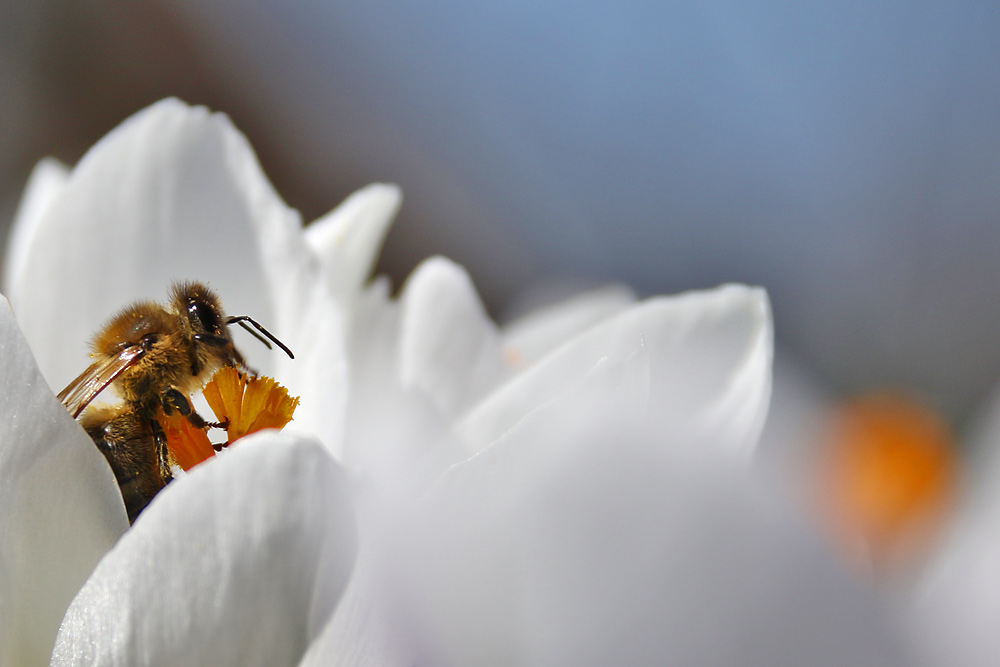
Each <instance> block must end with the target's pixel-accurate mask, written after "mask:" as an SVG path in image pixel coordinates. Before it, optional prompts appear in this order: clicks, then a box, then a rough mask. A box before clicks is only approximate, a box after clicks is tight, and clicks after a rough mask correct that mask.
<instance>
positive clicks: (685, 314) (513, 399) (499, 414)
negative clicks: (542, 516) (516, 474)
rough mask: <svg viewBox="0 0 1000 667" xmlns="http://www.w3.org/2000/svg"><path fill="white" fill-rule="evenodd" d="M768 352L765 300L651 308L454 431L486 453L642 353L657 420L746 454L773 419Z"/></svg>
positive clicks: (524, 381) (731, 296)
mask: <svg viewBox="0 0 1000 667" xmlns="http://www.w3.org/2000/svg"><path fill="white" fill-rule="evenodd" d="M771 345H772V339H771V324H770V310H769V307H768V304H767V296H766V295H765V294H764V292H763V290H759V289H754V288H748V287H742V286H738V285H728V286H725V287H721V288H718V289H716V290H709V291H705V292H690V293H687V294H682V295H679V296H675V297H660V298H654V299H649V300H647V301H644V302H641V303H639V304H636V305H635V306H633V307H632V308H629V309H627V310H625V311H623V312H622V313H620V314H618V315H617V316H615V317H612V318H611V319H609V320H606V321H604V322H602V323H600V324H598V325H596V326H594V327H592V328H591V329H589V330H587V331H586V332H585V333H583V334H581V335H579V336H576V337H574V338H572V339H570V340H569V341H567V342H566V343H564V344H563V345H562V346H560V347H558V348H556V349H555V350H554V351H553V352H552V353H550V354H549V355H548V356H546V357H545V358H544V359H542V360H541V361H539V362H538V363H536V364H535V365H534V366H531V367H530V368H528V369H527V370H525V371H524V372H522V373H521V374H519V375H517V376H516V377H514V379H512V380H511V381H510V382H508V383H507V384H506V385H504V386H503V387H501V388H500V389H498V390H497V391H495V392H494V393H493V394H491V395H490V396H488V397H487V398H486V399H485V400H484V401H483V402H482V403H481V404H479V405H478V406H476V407H474V408H473V409H472V410H471V411H470V412H469V413H468V414H466V415H465V416H464V417H463V418H462V419H461V420H460V421H459V422H458V424H457V426H456V429H457V432H458V433H459V434H460V435H461V437H462V439H463V440H464V441H465V442H466V443H467V444H468V445H469V446H470V447H472V449H473V450H474V451H475V450H478V449H481V448H482V447H484V446H486V445H487V444H489V443H490V442H493V441H494V440H496V439H497V438H499V437H500V436H501V435H502V434H503V433H504V432H505V431H506V430H508V429H509V428H511V427H512V426H514V424H516V423H517V422H518V421H519V420H520V419H522V418H523V417H524V416H525V415H527V414H528V413H530V412H531V411H532V410H534V409H535V408H537V407H538V406H541V405H544V404H545V403H547V402H549V401H551V400H554V399H555V398H557V397H559V396H560V395H562V394H563V393H565V392H567V391H568V390H570V389H571V388H573V387H574V386H576V385H577V384H578V383H579V382H580V381H581V380H582V379H583V378H584V377H586V375H587V374H588V373H589V372H590V371H591V370H592V369H593V368H594V367H595V366H596V365H597V364H598V362H600V361H601V360H602V359H604V358H609V359H612V360H614V361H617V362H623V361H624V360H626V359H628V358H629V357H631V356H632V355H634V354H636V353H638V352H640V351H641V350H645V352H644V354H648V358H649V364H650V387H649V393H648V403H649V406H650V410H651V411H653V412H654V413H655V416H656V418H657V419H658V420H660V421H662V422H663V423H665V424H672V425H673V427H674V428H675V429H678V430H691V431H693V432H701V433H703V434H705V435H706V436H711V438H712V439H713V441H717V442H718V445H719V446H724V447H726V448H728V449H730V450H736V451H742V452H745V451H747V450H748V449H749V448H750V447H752V446H753V444H754V443H755V442H756V438H757V436H758V435H759V429H760V427H761V425H762V424H763V420H764V416H765V414H766V411H767V401H768V395H769V392H770V358H771ZM728 413H732V415H738V417H739V418H738V419H730V418H729V417H731V416H732V415H730V414H728ZM723 424H724V426H723ZM720 429H724V430H725V433H722V432H721V431H720Z"/></svg>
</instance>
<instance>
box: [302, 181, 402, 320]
mask: <svg viewBox="0 0 1000 667" xmlns="http://www.w3.org/2000/svg"><path fill="white" fill-rule="evenodd" d="M402 200H403V193H402V191H401V190H400V189H399V187H398V186H396V185H392V184H388V183H374V184H372V185H369V186H368V187H366V188H362V189H361V190H358V191H357V192H355V193H354V194H352V195H351V196H350V197H348V198H347V199H345V200H344V202H343V203H342V204H341V205H340V206H338V207H337V208H335V209H334V210H332V211H330V213H328V214H327V215H325V216H323V217H322V218H320V219H318V220H316V221H314V222H313V223H311V224H310V225H309V226H308V227H307V228H306V230H305V237H306V242H307V243H308V244H309V247H310V248H312V250H313V252H315V253H316V256H317V257H318V258H319V259H320V262H321V264H322V266H323V269H324V272H325V274H326V277H327V280H328V281H329V286H330V289H331V292H333V294H334V295H335V296H336V297H337V299H338V300H345V301H350V300H353V298H354V295H356V294H358V293H359V292H360V291H361V287H362V286H363V285H364V283H365V281H366V280H367V279H368V277H369V275H371V272H372V269H373V267H374V266H375V260H376V259H378V252H379V249H380V248H381V246H382V242H383V241H384V240H385V235H386V233H387V232H388V231H389V226H390V225H391V224H392V221H393V219H394V218H395V217H396V213H397V212H398V211H399V206H400V204H401V203H402Z"/></svg>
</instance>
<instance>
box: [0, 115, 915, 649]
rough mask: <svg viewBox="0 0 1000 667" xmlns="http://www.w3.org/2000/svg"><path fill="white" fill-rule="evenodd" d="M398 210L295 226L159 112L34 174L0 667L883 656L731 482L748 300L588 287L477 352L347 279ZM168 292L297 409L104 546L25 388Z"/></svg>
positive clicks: (764, 307)
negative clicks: (118, 316) (245, 326)
mask: <svg viewBox="0 0 1000 667" xmlns="http://www.w3.org/2000/svg"><path fill="white" fill-rule="evenodd" d="M399 201H400V195H399V192H398V190H397V189H396V188H395V187H393V186H386V185H375V186H370V187H369V188H366V189H364V190H362V191H360V192H359V193H357V194H355V195H354V196H352V197H351V198H350V199H348V200H347V201H346V202H345V203H344V204H343V205H341V206H340V207H339V208H338V209H336V210H335V211H333V212H332V213H331V214H329V215H328V216H326V217H324V218H322V219H320V220H318V221H316V222H314V223H312V224H311V225H310V226H308V227H305V228H303V226H302V224H301V220H299V218H298V216H297V214H296V213H295V212H294V211H292V210H290V209H288V208H287V207H286V206H285V205H284V204H283V203H282V202H281V200H280V199H279V198H278V197H277V195H276V194H275V193H274V192H273V191H272V189H271V187H270V185H269V184H268V183H267V181H266V179H265V178H264V176H263V174H262V173H261V172H260V169H259V167H258V165H257V163H256V160H255V159H254V156H253V154H252V152H251V150H250V148H249V146H247V144H246V142H245V140H244V138H243V137H242V136H241V135H239V134H238V133H237V132H236V131H235V130H234V129H233V128H232V127H231V126H230V124H229V122H228V120H227V119H226V118H225V117H224V116H221V115H213V114H210V113H208V112H207V111H205V110H204V109H199V108H189V107H187V106H185V105H183V104H181V103H179V102H176V101H165V102H162V103H160V104H157V105H155V106H154V107H152V108H150V109H148V110H146V111H144V112H142V113H140V114H138V115H137V116H135V117H133V118H132V119H130V120H129V121H127V122H126V123H125V124H123V125H122V126H121V127H120V128H118V129H117V130H115V131H114V132H113V133H112V134H110V135H109V136H108V137H107V138H106V139H105V140H103V141H102V142H100V143H99V144H98V145H97V146H95V147H94V149H93V150H92V151H91V152H90V153H89V154H88V155H87V156H86V157H85V158H84V159H83V160H82V161H81V162H80V164H79V165H77V167H76V168H75V169H73V170H72V171H71V172H70V171H68V170H66V169H64V168H62V167H60V166H58V165H55V164H53V163H43V164H42V165H41V166H40V167H39V169H38V170H37V171H36V175H35V177H34V178H33V179H32V182H31V184H30V185H29V188H28V191H27V194H26V195H25V200H24V203H23V205H22V209H21V211H20V213H19V217H18V220H17V223H16V228H15V230H14V236H13V237H12V239H11V243H10V246H9V247H10V252H11V255H10V257H9V258H8V260H7V264H6V267H5V268H6V272H5V276H4V278H5V282H4V291H5V294H6V295H7V297H8V298H9V299H10V302H11V304H12V306H13V311H14V313H15V314H16V324H15V319H14V317H13V316H12V314H11V311H10V310H9V309H6V308H0V336H2V337H0V355H2V357H0V358H2V360H3V362H4V366H3V367H4V368H5V375H4V377H3V379H2V382H0V411H2V414H3V415H4V419H3V420H2V421H0V493H2V494H3V498H2V499H0V500H2V501H3V502H2V503H0V559H2V560H0V662H3V663H4V664H38V663H44V661H45V660H47V659H48V654H49V651H50V650H53V648H52V647H53V645H54V650H53V653H52V662H53V664H57V665H63V664H79V665H84V664H87V665H89V664H110V665H147V664H148V665H156V664H234V665H235V664H239V665H282V664H289V665H294V664H303V665H331V664H334V665H411V664H453V665H466V664H477V665H478V664H564V663H565V664H569V663H572V664H609V663H621V664H743V665H775V664H779V665H781V664H806V663H808V664H866V665H895V664H903V659H902V656H901V653H900V651H899V649H898V647H897V645H896V644H895V640H894V638H893V636H892V632H891V630H890V629H889V628H887V627H886V625H885V624H884V623H883V622H882V620H881V616H880V611H879V609H878V607H877V606H876V605H875V604H874V603H873V601H872V600H871V599H870V598H869V597H868V596H867V595H866V594H865V593H864V592H863V591H862V590H860V589H859V588H858V587H856V586H854V585H853V584H852V582H851V580H850V579H849V578H848V577H847V576H846V574H844V573H843V572H841V571H840V570H839V569H838V567H837V566H836V564H835V563H834V562H833V559H832V558H830V557H829V555H828V554H827V553H826V552H825V551H824V550H823V548H822V547H821V546H820V545H819V544H818V542H817V541H816V540H814V539H813V538H812V537H811V534H810V533H809V531H808V530H806V529H804V528H803V526H802V525H801V524H800V523H799V522H798V521H797V520H796V519H795V518H794V516H793V515H792V513H791V512H789V511H788V509H787V507H785V506H784V505H783V503H782V501H781V498H780V497H778V496H776V495H774V494H771V493H769V492H768V491H766V490H765V489H763V488H762V487H761V485H760V484H758V483H757V481H756V477H755V476H754V474H753V472H752V470H751V468H750V467H749V466H748V465H747V462H748V459H749V458H750V456H751V454H752V452H753V448H754V446H755V443H756V440H757V437H758V434H759V431H760V428H761V425H762V423H763V420H764V416H765V413H766V410H767V403H768V397H769V392H770V361H771V320H770V313H769V309H768V303H767V299H766V296H765V295H764V293H763V292H762V291H761V290H759V289H753V288H747V287H742V286H726V287H722V288H719V289H717V290H711V291H705V292H695V293H690V294H684V295H680V296H677V297H671V298H654V299H650V300H647V301H642V302H633V300H632V299H631V297H627V296H625V295H624V294H623V292H622V291H620V290H606V291H599V292H596V293H593V294H590V295H584V296H581V297H578V298H576V299H573V300H570V301H568V302H565V303H563V304H561V305H558V306H555V307H551V308H546V309H543V310H541V311H539V312H537V313H535V314H533V315H529V316H527V317H526V318H525V319H523V320H521V321H519V322H516V323H512V324H511V325H510V326H507V327H498V326H496V325H495V324H494V323H493V322H492V321H491V320H490V319H489V318H488V317H487V316H486V314H485V312H484V310H483V307H482V305H481V303H480V301H479V299H478V297H477V295H476V293H475V290H474V289H473V287H472V284H471V281H470V279H469V277H468V275H467V274H466V272H465V271H464V269H462V268H461V267H459V266H457V265H455V264H453V263H451V262H449V261H447V260H445V259H441V258H433V259H430V260H427V261H426V262H425V263H423V264H422V265H420V266H419V267H418V268H417V269H416V270H415V271H414V273H413V275H412V276H411V277H410V278H409V280H408V281H407V282H406V284H405V285H404V286H403V287H402V289H401V291H400V294H399V296H398V298H395V299H393V298H390V288H389V285H388V284H387V282H386V281H385V280H384V279H381V278H378V279H375V280H374V281H372V282H369V281H368V276H369V273H370V272H371V268H372V265H373V263H374V260H375V257H376V254H377V252H378V248H379V246H380V244H381V241H382V239H383V237H384V235H385V233H386V231H387V228H388V225H389V223H390V221H391V219H392V217H393V216H394V214H395V211H396V209H397V207H398V206H399ZM184 278H197V279H199V280H203V281H206V282H207V283H209V284H210V285H211V286H212V287H213V288H214V289H216V290H217V292H218V293H219V294H220V296H221V298H222V299H223V302H224V303H225V304H226V306H227V308H229V309H230V312H240V313H251V314H253V316H254V317H255V318H256V319H257V320H258V321H261V322H264V323H267V324H268V326H269V328H272V330H273V331H274V332H275V334H276V335H277V336H278V337H279V338H280V339H281V340H283V341H284V342H285V343H286V344H287V345H288V346H289V347H290V348H292V349H293V350H294V351H295V353H296V359H295V360H294V361H291V360H288V359H285V358H282V357H280V356H277V355H268V354H267V353H266V352H265V351H264V350H262V349H259V348H254V347H253V344H252V341H247V342H246V343H243V342H241V343H240V346H241V349H242V350H243V351H244V353H245V354H246V355H247V356H248V357H249V358H248V362H249V363H250V365H251V366H253V367H254V368H258V369H260V370H262V371H263V372H264V373H266V374H267V375H268V376H271V377H274V378H277V379H278V380H279V381H280V382H281V383H282V384H283V385H285V386H287V387H288V388H289V391H290V392H291V393H292V394H293V395H296V396H300V397H301V405H300V406H299V408H298V410H297V411H296V416H295V420H294V421H293V422H292V423H291V424H290V425H289V426H288V427H287V428H286V429H285V430H284V431H283V432H282V433H280V434H277V433H274V432H271V431H264V432H262V433H258V434H254V435H251V436H248V437H247V438H245V439H243V440H241V441H240V442H238V443H235V444H234V445H233V446H232V447H231V448H229V449H230V451H226V452H225V453H224V455H220V456H218V457H216V458H215V459H214V460H212V461H209V462H207V463H206V464H205V465H201V466H197V467H195V468H193V469H192V470H191V472H190V474H188V475H185V476H184V477H183V478H181V479H179V480H177V481H175V482H174V483H172V484H170V485H169V486H168V487H167V488H166V489H164V491H162V492H161V493H160V494H159V495H158V496H157V497H156V498H155V499H154V500H153V502H151V503H150V505H149V506H148V507H147V509H146V510H145V511H144V513H143V514H142V515H141V516H140V518H139V519H138V520H137V521H136V523H135V525H134V526H133V527H132V528H131V529H129V530H127V531H126V528H127V526H128V524H127V520H126V518H125V513H124V508H123V507H122V506H121V502H120V496H119V495H118V492H117V489H115V486H114V478H113V476H111V475H110V471H109V470H108V469H107V467H106V465H105V464H104V462H103V457H101V455H100V454H99V453H98V452H97V451H96V449H95V448H94V447H93V445H92V443H90V442H89V440H88V439H87V437H86V435H85V434H84V433H83V431H82V430H81V429H80V428H79V427H77V426H76V425H75V424H74V423H73V421H72V420H71V419H70V418H69V416H68V415H67V414H66V413H65V410H63V409H62V408H61V406H60V405H59V404H58V402H57V401H56V400H55V398H54V396H53V395H52V389H56V390H58V389H60V388H61V387H62V386H63V385H64V384H65V383H66V382H67V381H68V380H69V379H71V378H72V377H74V376H75V375H76V373H77V372H78V371H79V367H80V365H81V363H82V360H85V350H84V343H85V341H86V338H87V336H88V335H89V334H90V333H91V332H92V331H93V330H95V329H96V328H97V327H98V326H99V325H100V324H101V322H102V320H103V319H104V318H105V317H107V315H108V314H110V313H112V312H114V311H115V310H117V309H118V308H119V307H120V306H121V304H122V303H125V302H128V301H130V300H134V299H138V298H155V297H156V296H157V295H159V294H160V293H161V292H162V290H163V288H164V285H166V284H167V283H169V282H170V281H171V280H176V279H184ZM22 330H23V337H22V333H21V331H22ZM25 341H27V344H26V342H25ZM29 345H30V348H31V351H30V352H29ZM36 363H37V367H36ZM6 369H13V370H14V371H16V372H15V373H13V374H12V373H8V372H7V371H6ZM43 377H44V378H45V379H44V380H43V379H42V378H43ZM46 383H47V384H46ZM98 561H99V562H98ZM63 612H65V616H63ZM14 619H16V620H14Z"/></svg>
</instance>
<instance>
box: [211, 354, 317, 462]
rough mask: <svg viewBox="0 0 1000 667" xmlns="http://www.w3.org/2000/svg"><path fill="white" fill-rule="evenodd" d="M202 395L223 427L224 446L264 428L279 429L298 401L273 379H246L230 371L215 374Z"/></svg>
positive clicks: (221, 370)
mask: <svg viewBox="0 0 1000 667" xmlns="http://www.w3.org/2000/svg"><path fill="white" fill-rule="evenodd" d="M204 394H205V400H206V401H208V405H209V407H210V408H211V409H212V412H214V413H215V417H216V419H217V420H218V421H219V422H220V423H223V424H226V433H227V434H228V436H229V440H228V442H227V443H226V444H232V443H233V442H236V441H237V440H238V439H240V438H242V437H243V436H245V435H249V434H250V433H255V432H256V431H260V430H262V429H265V428H276V429H280V428H283V427H284V426H285V424H287V423H288V422H290V421H291V420H292V415H293V414H294V412H295V408H296V407H298V404H299V399H298V397H293V396H289V395H288V390H287V389H285V388H284V387H282V386H281V385H280V384H278V383H277V382H275V381H274V380H273V379H271V378H269V377H264V376H258V377H252V376H248V375H246V374H244V373H241V372H239V371H238V370H236V369H235V368H230V367H225V368H222V369H220V370H219V371H218V372H216V374H215V375H214V376H213V377H212V379H211V380H210V381H209V382H208V384H206V385H205V389H204Z"/></svg>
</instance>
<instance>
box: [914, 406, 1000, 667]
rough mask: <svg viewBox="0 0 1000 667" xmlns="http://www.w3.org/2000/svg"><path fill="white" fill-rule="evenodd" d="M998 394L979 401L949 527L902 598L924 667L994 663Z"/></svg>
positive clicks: (998, 605) (998, 579) (999, 506)
mask: <svg viewBox="0 0 1000 667" xmlns="http://www.w3.org/2000/svg"><path fill="white" fill-rule="evenodd" d="M998 445H1000V392H994V395H993V396H991V397H990V399H989V400H988V401H987V402H986V406H985V409H984V410H983V414H981V415H979V416H978V418H977V419H976V421H975V423H974V424H973V426H972V428H971V429H970V434H969V439H968V443H967V448H966V451H967V454H968V459H969V462H968V465H967V466H966V471H965V473H966V475H967V479H966V480H965V482H966V487H967V491H966V493H965V496H964V497H963V498H962V499H961V504H960V506H959V508H958V512H957V516H956V518H955V521H954V525H953V527H952V529H951V530H950V531H949V532H948V534H947V535H945V536H944V537H943V539H942V544H941V545H940V550H939V552H938V553H937V554H935V556H934V557H933V559H932V560H931V562H930V563H929V564H928V566H927V567H926V570H925V572H924V574H923V577H922V579H921V581H919V582H918V583H917V585H916V586H915V587H914V591H913V593H912V598H911V599H910V600H909V602H910V605H911V606H910V609H909V616H908V619H909V621H910V623H911V626H912V629H913V635H914V639H915V642H916V643H917V644H918V645H920V646H922V647H924V648H925V652H926V654H927V656H928V659H927V660H926V662H925V663H922V664H927V665H941V666H942V667H943V666H945V665H963V666H966V665H967V666H968V667H987V665H994V664H996V662H997V655H998V653H997V628H998V627H1000V531H998V529H997V527H998V526H1000V446H998Z"/></svg>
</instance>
